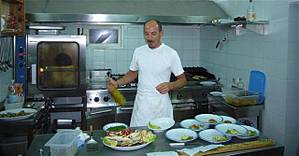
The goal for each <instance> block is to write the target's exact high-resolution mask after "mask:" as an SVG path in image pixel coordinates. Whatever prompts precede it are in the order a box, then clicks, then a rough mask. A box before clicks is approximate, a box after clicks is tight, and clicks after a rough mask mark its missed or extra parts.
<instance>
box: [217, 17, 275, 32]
mask: <svg viewBox="0 0 299 156" xmlns="http://www.w3.org/2000/svg"><path fill="white" fill-rule="evenodd" d="M212 25H214V26H217V27H221V28H222V29H225V30H231V29H234V31H235V33H236V35H240V34H242V33H241V31H242V30H243V29H247V30H250V31H253V32H255V33H257V34H260V35H268V34H269V33H270V22H269V21H266V20H260V21H254V22H249V21H236V22H223V23H221V22H219V23H215V24H212Z"/></svg>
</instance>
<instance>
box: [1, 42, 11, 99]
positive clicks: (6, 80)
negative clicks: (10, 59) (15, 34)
mask: <svg viewBox="0 0 299 156" xmlns="http://www.w3.org/2000/svg"><path fill="white" fill-rule="evenodd" d="M4 39H6V38H5V37H2V38H0V42H2V43H4V42H3V40H4ZM5 43H7V42H5ZM1 46H2V47H1V48H0V49H1V53H2V50H3V52H4V53H5V52H6V53H7V49H6V48H7V47H5V45H1ZM11 79H12V70H11V68H9V70H6V71H5V72H4V71H0V102H1V101H3V100H4V99H5V98H6V96H7V87H8V85H9V84H10V82H11V81H10V80H11Z"/></svg>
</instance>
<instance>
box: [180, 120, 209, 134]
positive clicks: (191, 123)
mask: <svg viewBox="0 0 299 156" xmlns="http://www.w3.org/2000/svg"><path fill="white" fill-rule="evenodd" d="M180 125H181V127H183V128H187V129H191V130H192V131H196V132H197V131H201V130H205V129H208V128H209V125H208V124H205V123H200V122H199V121H197V120H195V119H185V120H183V121H181V122H180Z"/></svg>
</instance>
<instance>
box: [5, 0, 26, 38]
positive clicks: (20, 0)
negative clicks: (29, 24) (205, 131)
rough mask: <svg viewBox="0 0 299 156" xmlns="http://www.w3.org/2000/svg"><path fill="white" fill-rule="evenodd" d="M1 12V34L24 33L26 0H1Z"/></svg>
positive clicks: (20, 34) (17, 34)
mask: <svg viewBox="0 0 299 156" xmlns="http://www.w3.org/2000/svg"><path fill="white" fill-rule="evenodd" d="M0 14H1V20H0V25H1V30H0V36H15V35H16V36H22V35H24V33H25V14H24V0H0Z"/></svg>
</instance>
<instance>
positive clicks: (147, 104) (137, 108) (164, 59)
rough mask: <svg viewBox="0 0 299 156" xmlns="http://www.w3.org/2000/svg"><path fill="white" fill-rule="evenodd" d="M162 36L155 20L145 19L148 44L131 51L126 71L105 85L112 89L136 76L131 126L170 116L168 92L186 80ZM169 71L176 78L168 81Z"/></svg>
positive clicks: (170, 108)
mask: <svg viewBox="0 0 299 156" xmlns="http://www.w3.org/2000/svg"><path fill="white" fill-rule="evenodd" d="M162 36H163V29H162V25H161V23H160V22H159V21H158V20H154V19H151V20H148V21H147V22H145V23H144V39H145V41H146V43H147V44H146V45H143V46H141V47H138V48H136V49H135V50H134V54H133V58H132V61H131V65H130V67H129V71H128V72H127V74H126V75H125V76H124V77H122V78H121V79H118V80H117V81H114V80H113V79H110V81H109V83H108V85H107V88H108V90H109V91H111V90H113V89H115V88H117V87H118V86H120V85H125V84H128V83H130V82H132V81H133V80H135V79H136V78H137V76H138V85H137V95H136V97H135V102H134V108H133V113H132V118H131V122H130V126H131V127H136V126H146V125H147V124H148V123H149V121H151V120H154V119H156V118H161V117H168V118H173V108H172V104H171V101H170V98H169V95H168V92H169V91H171V90H176V89H179V88H182V87H183V86H184V85H185V84H186V83H187V81H186V77H185V75H184V70H183V67H182V64H181V61H180V58H179V56H178V54H177V52H176V51H175V50H174V49H172V48H170V47H169V46H167V45H166V44H164V43H162V42H161V38H162ZM171 73H173V74H174V75H175V76H176V78H177V80H176V81H173V82H169V81H170V75H171Z"/></svg>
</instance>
